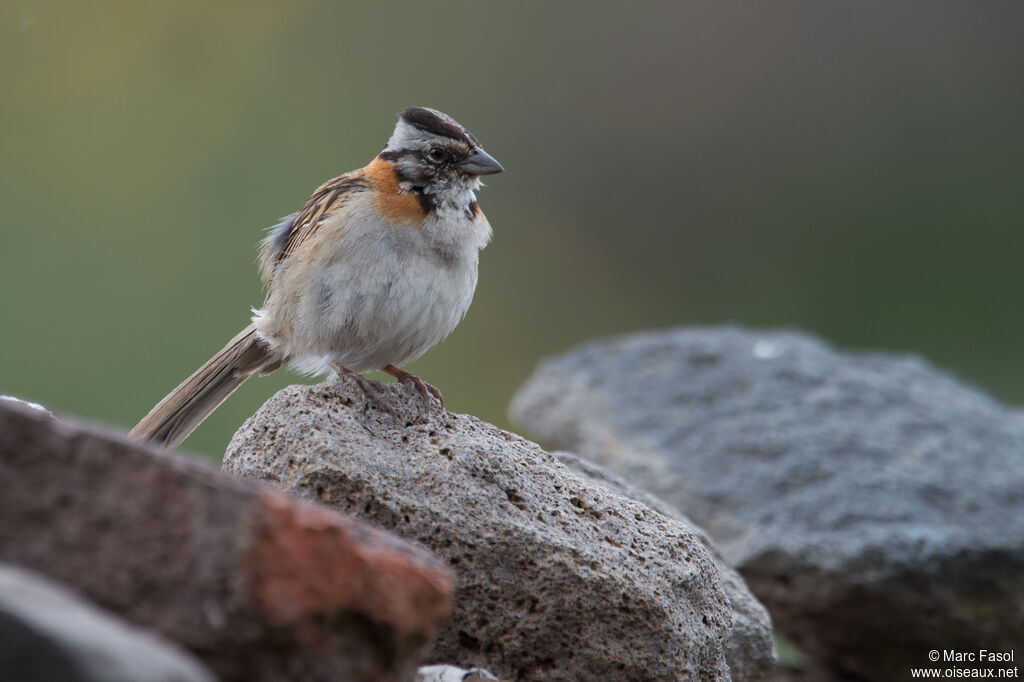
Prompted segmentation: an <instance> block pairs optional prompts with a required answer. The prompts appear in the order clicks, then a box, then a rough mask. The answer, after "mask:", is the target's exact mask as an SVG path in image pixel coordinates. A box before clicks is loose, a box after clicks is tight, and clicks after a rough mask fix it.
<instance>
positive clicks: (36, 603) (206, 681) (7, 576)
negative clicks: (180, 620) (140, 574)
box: [0, 564, 214, 682]
mask: <svg viewBox="0 0 1024 682" xmlns="http://www.w3.org/2000/svg"><path fill="white" fill-rule="evenodd" d="M0 679H2V680H12V681H24V682H30V681H31V682H213V681H214V677H213V674H212V673H211V672H210V671H208V670H206V669H205V668H203V666H202V665H201V664H200V663H199V661H197V660H196V659H195V658H194V657H193V656H192V655H191V654H189V653H186V652H185V651H184V650H182V649H179V648H178V647H177V646H176V645H174V644H172V643H170V642H168V641H165V640H162V639H160V638H158V637H156V636H154V635H152V634H150V633H148V632H145V631H143V630H140V629H139V628H136V627H134V626H132V625H130V624H128V623H127V622H125V621H123V620H121V619H120V618H117V617H116V616H114V615H113V614H110V613H107V612H105V611H102V610H101V609H99V608H97V607H96V606H94V605H92V604H90V603H88V602H86V601H85V600H83V599H82V598H80V597H79V596H78V595H76V594H74V593H73V592H71V590H69V589H67V588H66V587H64V586H62V585H59V584H57V583H55V582H53V581H51V580H48V579H45V578H43V577H42V576H41V575H39V574H35V573H31V572H30V571H26V570H24V569H20V568H15V567H13V566H11V565H10V564H0Z"/></svg>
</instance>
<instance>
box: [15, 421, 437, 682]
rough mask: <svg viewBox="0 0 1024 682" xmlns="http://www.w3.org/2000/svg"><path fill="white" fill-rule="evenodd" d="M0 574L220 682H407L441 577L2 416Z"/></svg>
mask: <svg viewBox="0 0 1024 682" xmlns="http://www.w3.org/2000/svg"><path fill="white" fill-rule="evenodd" d="M0 560H4V561H9V562H12V563H15V564H20V565H23V566H28V567H31V568H33V569H35V570H38V571H40V572H43V573H45V574H48V575H50V576H52V577H54V578H57V579H59V580H62V581H64V582H66V583H68V584H70V585H72V586H74V587H75V588H77V589H78V590H79V591H80V592H82V593H83V594H85V595H86V596H88V597H89V598H91V599H93V600H95V601H96V602H97V603H99V604H100V605H102V606H104V607H106V608H108V609H110V610H112V611H114V612H116V613H118V614H120V615H122V616H123V617H125V618H127V619H128V620H131V621H133V622H135V623H137V624H140V625H143V626H147V627H149V628H152V629H154V630H156V631H157V632H159V633H160V634H161V635H163V636H165V637H167V638H169V639H171V640H173V641H176V642H179V643H181V644H183V645H184V646H186V647H187V648H189V649H191V650H192V651H194V652H195V653H197V654H198V655H199V656H200V658H202V659H203V660H204V661H205V662H206V663H207V664H208V665H209V666H210V667H211V668H213V669H214V670H215V671H216V672H217V673H218V675H220V676H221V678H222V679H224V680H247V681H254V682H263V681H266V682H271V681H276V680H289V682H294V681H299V680H314V679H324V678H326V679H346V680H409V679H412V677H413V676H414V675H415V672H416V664H417V662H418V658H419V655H420V653H421V651H422V650H423V649H424V647H425V646H426V645H427V644H428V643H429V641H430V640H431V638H432V637H433V636H434V635H435V634H436V632H437V630H438V628H439V627H440V625H441V624H442V622H443V621H444V620H445V619H446V617H447V615H448V613H449V609H450V603H451V593H452V590H453V584H454V579H453V576H452V574H451V572H450V570H449V569H448V568H447V566H445V565H444V564H443V563H442V562H440V560H438V559H437V558H435V557H434V556H433V555H431V554H430V553H428V552H427V551H426V550H424V549H421V548H419V547H417V546H415V545H413V544H411V543H408V542H406V541H403V540H400V539H398V538H396V537H394V536H391V535H389V534H387V533H385V532H383V531H379V530H376V529H373V528H371V527H369V526H366V525H364V524H362V523H360V522H357V521H355V520H352V519H349V518H346V517H344V516H341V515H338V514H336V513H333V512H331V511H329V510H327V509H324V508H322V507H318V506H314V505H310V504H308V503H303V502H300V501H297V500H295V499H293V498H291V497H289V496H287V495H285V494H283V493H281V492H279V491H275V490H271V489H269V488H266V487H264V486H262V485H259V484H257V483H255V482H252V481H242V480H238V479H235V478H233V477H230V476H226V475H223V474H221V473H219V472H217V471H214V470H213V469H211V468H210V467H208V466H205V465H203V464H201V463H199V462H196V461H192V460H187V459H184V458H181V457H177V456H174V455H172V454H170V453H169V452H166V451H162V450H157V449H153V448H149V447H146V446H142V445H139V444H138V443H136V442H133V441H130V440H128V439H126V438H122V437H120V436H117V435H113V434H109V433H105V432H102V431H99V430H96V429H90V428H84V427H81V426H78V425H75V424H70V423H67V422H63V421H59V420H56V419H54V418H52V417H49V416H47V415H46V414H44V413H40V412H36V411H32V410H28V409H26V408H24V407H21V406H17V405H9V404H6V403H0Z"/></svg>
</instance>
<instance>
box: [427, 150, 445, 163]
mask: <svg viewBox="0 0 1024 682" xmlns="http://www.w3.org/2000/svg"><path fill="white" fill-rule="evenodd" d="M427 158H428V159H430V160H431V161H433V162H434V163H441V162H442V161H444V160H445V159H446V158H448V153H447V152H445V150H444V149H442V148H441V147H431V148H430V149H428V150H427Z"/></svg>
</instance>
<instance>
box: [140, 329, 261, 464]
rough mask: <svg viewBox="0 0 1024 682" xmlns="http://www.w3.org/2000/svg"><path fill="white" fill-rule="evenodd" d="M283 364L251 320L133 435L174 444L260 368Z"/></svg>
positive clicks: (143, 422)
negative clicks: (250, 322) (261, 337)
mask: <svg viewBox="0 0 1024 682" xmlns="http://www.w3.org/2000/svg"><path fill="white" fill-rule="evenodd" d="M280 365H281V358H280V357H279V356H278V355H276V354H275V353H274V352H272V351H271V350H270V347H269V346H268V345H267V344H266V342H264V341H263V340H262V339H260V338H259V337H258V336H257V335H256V328H255V327H254V326H253V325H251V324H250V325H249V326H248V327H246V328H245V329H243V330H242V331H240V332H239V333H238V335H237V336H235V338H233V339H231V340H230V341H228V345H226V346H224V348H223V349H221V351H220V352H219V353H217V354H216V355H214V356H213V357H212V358H210V359H209V360H207V361H206V364H204V365H203V366H202V367H200V368H199V369H197V370H196V371H195V373H194V374H192V376H190V377H189V378H188V379H185V381H183V382H181V384H180V385H179V386H178V387H177V388H176V389H174V390H173V391H171V392H170V394H168V396H167V397H166V398H164V399H163V400H161V401H160V402H159V404H157V406H156V407H154V408H153V409H152V410H150V412H149V414H147V415H146V416H145V417H144V418H143V419H142V421H140V422H139V423H138V425H137V426H136V427H135V428H134V429H132V431H131V435H133V436H135V437H136V438H142V439H146V440H151V441H155V442H157V443H164V444H166V445H169V446H171V447H174V446H176V445H178V443H180V442H181V441H183V440H185V438H186V437H187V436H188V435H189V434H190V433H192V431H194V430H195V428H196V427H197V426H199V425H200V424H201V423H202V422H203V420H204V419H206V418H207V417H208V416H209V415H210V413H211V412H213V411H214V410H215V409H217V407H218V406H219V405H220V404H221V403H222V402H224V401H225V400H226V399H227V397H228V396H229V395H231V394H232V393H234V392H235V389H237V388H238V387H239V386H241V385H242V383H243V382H244V381H245V380H246V379H248V378H249V377H251V376H252V375H253V374H255V373H256V372H258V371H260V370H263V372H264V373H267V372H271V371H273V370H275V369H277V368H278V367H279V366H280Z"/></svg>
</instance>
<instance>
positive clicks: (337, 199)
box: [260, 169, 369, 287]
mask: <svg viewBox="0 0 1024 682" xmlns="http://www.w3.org/2000/svg"><path fill="white" fill-rule="evenodd" d="M367 187H369V183H368V181H367V178H366V174H365V172H364V171H363V170H362V169H360V170H357V171H352V172H351V173H345V174H344V175H340V176H338V177H336V178H334V179H332V180H328V181H327V182H325V183H324V184H322V185H320V186H319V187H318V188H317V189H316V191H315V192H313V195H312V196H311V197H309V199H307V200H306V203H305V204H304V205H303V206H302V210H300V211H299V213H298V215H297V216H296V217H295V220H294V221H293V222H292V227H291V231H290V232H289V233H288V238H287V240H286V241H285V243H284V245H283V247H281V248H280V249H279V250H278V249H274V248H272V247H271V246H270V245H269V244H266V243H265V244H264V247H263V253H262V254H260V265H261V266H262V270H263V272H264V275H265V278H266V284H267V286H268V287H269V286H270V280H271V279H272V278H273V275H274V270H276V269H277V266H278V265H280V264H281V261H283V260H284V259H286V258H287V257H288V256H289V255H291V253H292V252H294V251H295V249H297V248H298V247H299V244H301V243H302V242H304V241H306V240H307V239H308V238H309V236H310V235H311V234H313V232H315V231H316V229H317V227H319V226H320V223H321V222H322V221H323V219H324V218H325V217H327V215H328V214H329V213H330V212H331V211H333V210H335V209H336V208H338V207H339V206H341V205H342V204H343V203H344V202H345V200H346V199H348V198H349V197H350V196H351V195H352V193H353V192H354V191H360V190H364V189H366V188H367Z"/></svg>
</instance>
